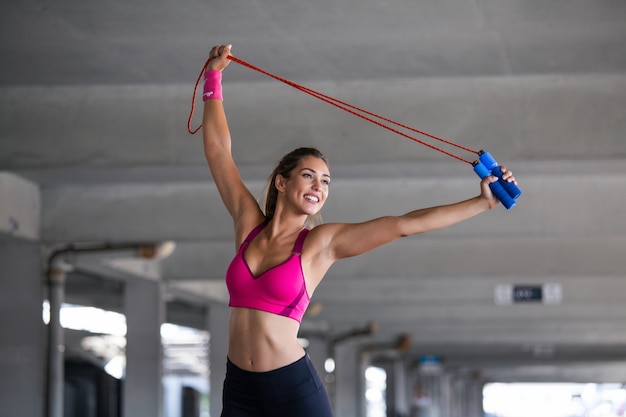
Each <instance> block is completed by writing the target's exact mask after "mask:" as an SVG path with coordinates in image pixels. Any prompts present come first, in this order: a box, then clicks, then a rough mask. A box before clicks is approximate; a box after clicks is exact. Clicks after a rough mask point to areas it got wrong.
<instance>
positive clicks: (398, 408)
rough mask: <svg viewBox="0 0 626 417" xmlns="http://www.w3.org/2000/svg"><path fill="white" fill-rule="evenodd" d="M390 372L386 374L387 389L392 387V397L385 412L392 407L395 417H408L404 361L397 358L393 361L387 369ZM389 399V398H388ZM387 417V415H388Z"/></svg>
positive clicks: (407, 390) (407, 391)
mask: <svg viewBox="0 0 626 417" xmlns="http://www.w3.org/2000/svg"><path fill="white" fill-rule="evenodd" d="M389 369H390V371H391V372H387V381H388V382H387V384H388V387H390V386H391V387H393V388H392V389H393V397H391V398H390V400H392V401H393V403H392V404H387V410H389V409H390V408H391V407H390V405H392V406H393V407H392V409H393V412H394V415H396V416H408V415H409V400H408V393H409V389H408V381H407V369H406V363H405V361H404V360H402V359H400V358H397V359H394V361H393V363H392V365H391V366H390V367H389ZM388 398H389V397H388ZM388 415H389V414H388Z"/></svg>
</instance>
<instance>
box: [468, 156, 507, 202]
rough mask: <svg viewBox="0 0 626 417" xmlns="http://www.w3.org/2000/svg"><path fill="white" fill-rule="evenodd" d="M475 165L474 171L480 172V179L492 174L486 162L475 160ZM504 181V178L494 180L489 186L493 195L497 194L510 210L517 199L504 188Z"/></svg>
mask: <svg viewBox="0 0 626 417" xmlns="http://www.w3.org/2000/svg"><path fill="white" fill-rule="evenodd" d="M473 165H474V172H475V173H476V174H478V176H479V177H480V179H483V178H485V177H488V176H490V175H492V174H491V171H489V170H488V169H487V167H486V166H485V164H483V163H482V162H480V161H475V162H474V164H473ZM502 182H506V181H503V180H502V181H495V182H492V183H491V184H489V188H491V192H492V193H493V195H495V196H496V198H497V199H498V200H500V202H501V203H502V205H503V206H504V207H506V209H507V210H510V209H511V208H513V206H514V205H515V203H516V202H515V199H514V198H512V197H511V196H510V195H509V193H508V192H507V191H506V190H505V189H504V187H503V186H502V184H501V183H502Z"/></svg>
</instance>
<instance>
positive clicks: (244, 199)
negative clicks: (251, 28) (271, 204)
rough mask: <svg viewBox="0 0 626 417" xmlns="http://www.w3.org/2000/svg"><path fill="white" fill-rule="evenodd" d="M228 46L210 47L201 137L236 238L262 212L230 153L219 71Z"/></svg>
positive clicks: (223, 65)
mask: <svg viewBox="0 0 626 417" xmlns="http://www.w3.org/2000/svg"><path fill="white" fill-rule="evenodd" d="M230 48H231V47H230V45H221V46H215V47H213V48H212V49H211V54H210V56H209V57H210V58H211V60H210V61H209V64H208V65H207V69H206V71H207V76H206V77H205V83H207V86H206V87H205V94H204V95H203V99H204V100H205V101H204V112H203V116H202V139H203V142H204V154H205V156H206V160H207V162H208V164H209V168H210V169H211V175H212V176H213V181H215V184H216V186H217V189H218V190H219V193H220V196H221V197H222V200H223V201H224V205H225V206H226V209H227V210H228V212H229V213H230V215H231V217H232V218H233V221H234V222H235V229H236V234H237V236H236V237H237V240H238V241H239V240H240V239H239V238H240V236H241V234H242V233H243V234H245V233H247V231H249V230H251V229H252V228H253V227H254V226H256V225H257V224H259V223H261V222H262V221H263V219H264V216H263V213H262V212H261V210H260V208H259V205H258V203H257V202H256V200H255V198H254V196H253V195H252V194H251V193H250V191H249V190H248V188H246V186H245V185H244V183H243V181H242V179H241V176H240V174H239V170H238V169H237V166H236V165H235V161H234V160H233V156H232V153H231V137H230V129H229V128H228V122H227V120H226V114H225V112H224V105H223V103H222V97H221V75H222V74H221V72H222V71H223V70H224V68H226V67H227V66H228V64H229V63H230V60H229V59H228V58H227V57H228V55H229V54H230ZM207 87H208V88H207ZM207 96H208V97H207ZM238 243H239V242H238Z"/></svg>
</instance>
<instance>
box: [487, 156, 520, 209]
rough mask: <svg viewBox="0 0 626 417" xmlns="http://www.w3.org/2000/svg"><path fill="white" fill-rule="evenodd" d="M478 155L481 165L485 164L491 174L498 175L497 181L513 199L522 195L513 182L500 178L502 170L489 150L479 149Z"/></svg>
mask: <svg viewBox="0 0 626 417" xmlns="http://www.w3.org/2000/svg"><path fill="white" fill-rule="evenodd" d="M478 155H479V158H480V162H482V163H483V165H485V167H486V168H487V169H488V170H489V171H490V172H491V175H493V176H494V177H498V182H499V183H500V185H502V188H504V189H505V190H506V192H507V193H509V195H510V196H511V198H512V199H513V200H515V199H517V197H519V196H520V195H522V190H520V189H519V187H518V186H517V185H515V183H514V182H508V181H506V180H503V179H502V170H501V169H500V165H498V163H497V162H496V160H495V159H494V157H493V156H491V154H490V153H489V152H485V151H480V153H479V154H478Z"/></svg>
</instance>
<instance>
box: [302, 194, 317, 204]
mask: <svg viewBox="0 0 626 417" xmlns="http://www.w3.org/2000/svg"><path fill="white" fill-rule="evenodd" d="M304 198H306V199H307V200H309V201H312V202H314V203H319V201H320V199H319V198H317V197H315V196H314V195H305V196H304Z"/></svg>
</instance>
